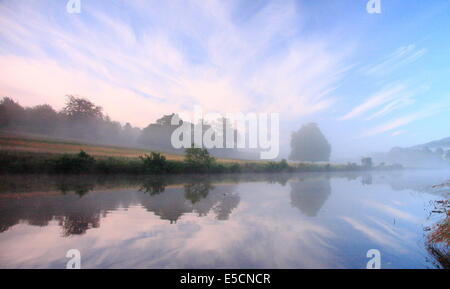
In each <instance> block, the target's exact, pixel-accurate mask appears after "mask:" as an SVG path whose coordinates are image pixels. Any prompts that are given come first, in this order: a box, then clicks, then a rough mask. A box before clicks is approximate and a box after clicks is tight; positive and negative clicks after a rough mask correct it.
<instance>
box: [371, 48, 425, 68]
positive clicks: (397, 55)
mask: <svg viewBox="0 0 450 289" xmlns="http://www.w3.org/2000/svg"><path fill="white" fill-rule="evenodd" d="M426 53H427V50H426V49H425V48H422V49H419V48H416V45H414V44H410V45H407V46H402V47H400V48H398V49H397V50H396V51H394V52H393V53H392V54H390V55H389V56H387V57H386V58H384V59H383V60H381V61H380V62H379V63H376V64H373V65H371V66H366V67H365V68H363V72H364V73H366V74H368V75H385V74H388V73H391V72H393V71H395V70H397V69H399V68H400V67H402V66H404V65H407V64H410V63H413V62H415V61H416V60H418V59H419V58H421V57H422V56H424V55H425V54H426Z"/></svg>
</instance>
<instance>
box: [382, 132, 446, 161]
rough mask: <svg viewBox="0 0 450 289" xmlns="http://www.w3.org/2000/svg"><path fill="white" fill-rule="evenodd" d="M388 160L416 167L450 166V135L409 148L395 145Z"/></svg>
mask: <svg viewBox="0 0 450 289" xmlns="http://www.w3.org/2000/svg"><path fill="white" fill-rule="evenodd" d="M388 161H389V162H391V163H399V164H402V165H404V166H406V167H414V168H450V137H448V138H443V139H441V140H436V141H431V142H428V143H425V144H420V145H415V146H412V147H409V148H399V147H395V148H393V149H391V151H390V152H389V154H388Z"/></svg>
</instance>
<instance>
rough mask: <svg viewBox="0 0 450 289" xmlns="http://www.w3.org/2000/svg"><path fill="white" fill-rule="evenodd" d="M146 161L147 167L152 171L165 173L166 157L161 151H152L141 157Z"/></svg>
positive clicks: (145, 165)
mask: <svg viewBox="0 0 450 289" xmlns="http://www.w3.org/2000/svg"><path fill="white" fill-rule="evenodd" d="M139 158H140V159H141V160H142V161H143V162H144V167H145V169H146V170H147V171H148V172H150V173H155V174H159V173H164V172H165V171H166V169H167V161H166V157H165V156H163V155H161V154H160V153H156V152H151V153H150V155H147V154H146V155H144V156H143V157H142V156H140V157H139Z"/></svg>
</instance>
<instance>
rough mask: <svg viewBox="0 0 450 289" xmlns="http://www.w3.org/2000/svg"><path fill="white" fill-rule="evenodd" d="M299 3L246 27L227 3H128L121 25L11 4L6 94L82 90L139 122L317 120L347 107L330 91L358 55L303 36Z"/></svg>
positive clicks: (90, 15) (24, 98) (35, 96)
mask: <svg viewBox="0 0 450 289" xmlns="http://www.w3.org/2000/svg"><path fill="white" fill-rule="evenodd" d="M295 5H297V4H296V3H295V2H293V1H289V2H283V3H268V4H267V5H265V6H263V7H262V8H261V9H259V10H258V11H256V12H255V13H253V14H252V15H250V16H249V17H246V18H245V19H240V20H236V17H235V15H234V12H235V9H236V7H234V4H233V3H231V2H223V1H208V3H204V2H203V1H192V2H186V3H185V2H183V5H181V4H180V5H179V6H178V7H181V6H182V7H184V8H183V9H182V10H180V9H175V6H177V5H174V4H170V3H163V2H160V1H150V3H149V2H147V1H137V2H133V3H129V1H123V2H122V4H121V6H120V7H121V8H120V9H127V12H129V13H130V15H132V16H133V17H126V16H124V15H125V14H123V13H119V15H120V17H117V15H116V14H117V11H115V9H117V7H116V6H115V5H111V6H110V7H109V9H107V10H106V9H100V8H99V7H96V6H94V5H89V6H88V5H85V6H84V7H83V12H82V14H80V15H71V14H67V13H66V12H65V10H64V8H61V7H59V6H55V5H54V3H53V2H45V3H43V2H40V1H35V2H30V3H27V5H25V4H23V3H21V2H2V3H1V4H0V22H1V23H5V24H7V25H1V27H0V39H1V40H2V42H3V45H0V67H2V68H1V70H0V73H1V78H0V93H1V94H2V95H9V96H12V97H16V98H18V100H20V102H21V103H23V104H24V105H35V104H38V103H43V102H46V103H49V104H51V105H54V106H56V107H61V106H62V104H63V101H64V99H63V98H64V95H65V94H79V95H83V96H86V97H89V98H90V99H91V100H93V101H94V102H97V103H99V104H101V105H103V106H104V108H105V111H107V112H109V113H110V115H111V117H112V118H114V119H117V120H119V121H130V120H131V121H132V123H134V124H135V125H139V126H144V125H147V124H148V123H149V122H150V121H153V120H155V119H156V118H157V117H159V116H160V115H161V114H163V113H171V112H179V113H183V112H186V111H188V110H190V109H191V108H192V107H193V106H194V105H201V106H203V108H204V109H205V110H208V111H219V112H220V111H222V112H232V111H249V110H251V111H273V112H283V113H284V116H285V117H289V116H295V117H298V116H304V115H307V114H312V113H317V112H319V111H322V110H324V109H325V108H327V107H329V106H330V105H331V104H332V103H333V102H334V101H336V100H335V99H334V98H332V97H331V93H332V92H333V90H334V89H335V87H336V86H337V85H338V82H339V80H340V79H341V78H342V77H343V74H344V73H345V69H344V68H345V66H344V64H343V63H344V59H345V58H346V56H347V55H348V53H349V51H345V48H342V49H339V47H337V46H336V45H333V43H332V41H330V40H327V39H326V38H315V39H314V40H312V39H303V38H302V37H301V36H299V35H300V34H299V33H298V32H299V31H300V29H301V25H302V17H301V15H300V12H299V10H297V9H295ZM167 11H171V13H167ZM115 13H116V14H115ZM49 15H51V16H49ZM293 35H296V36H297V37H292V36H293ZM281 44H282V45H281ZM11 67H13V69H9V68H11ZM25 75H26V76H25ZM124 105H126V107H127V109H126V112H125V111H124V109H123V108H124Z"/></svg>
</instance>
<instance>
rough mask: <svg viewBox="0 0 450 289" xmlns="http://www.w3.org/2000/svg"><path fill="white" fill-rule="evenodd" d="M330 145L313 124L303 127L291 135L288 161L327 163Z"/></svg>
mask: <svg viewBox="0 0 450 289" xmlns="http://www.w3.org/2000/svg"><path fill="white" fill-rule="evenodd" d="M330 154H331V145H330V143H329V142H328V141H327V139H326V138H325V136H324V135H323V134H322V132H321V131H320V129H319V127H318V126H317V124H315V123H308V124H306V125H303V126H302V127H301V128H300V129H299V130H298V131H296V132H294V133H292V137H291V154H290V156H289V159H291V160H295V161H310V162H319V161H329V160H330Z"/></svg>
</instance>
